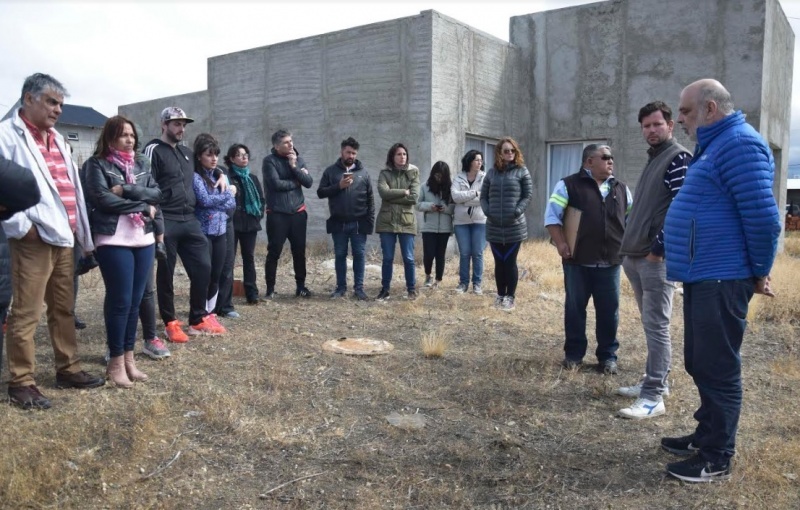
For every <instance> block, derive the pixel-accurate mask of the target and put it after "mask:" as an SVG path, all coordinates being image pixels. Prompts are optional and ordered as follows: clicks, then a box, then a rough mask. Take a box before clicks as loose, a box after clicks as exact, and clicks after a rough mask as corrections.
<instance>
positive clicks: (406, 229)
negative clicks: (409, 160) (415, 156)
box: [375, 165, 419, 234]
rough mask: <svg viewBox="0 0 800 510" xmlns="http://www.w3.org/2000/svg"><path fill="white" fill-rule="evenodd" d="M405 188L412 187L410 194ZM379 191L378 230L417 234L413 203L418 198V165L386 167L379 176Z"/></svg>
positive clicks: (409, 188) (376, 226)
mask: <svg viewBox="0 0 800 510" xmlns="http://www.w3.org/2000/svg"><path fill="white" fill-rule="evenodd" d="M406 190H409V194H408V195H406ZM378 194H379V195H380V196H381V209H380V211H379V212H378V218H377V220H376V222H375V232H378V233H381V232H388V233H395V234H416V233H417V214H416V211H415V210H414V204H416V203H417V200H419V168H417V167H415V166H414V165H408V168H407V169H405V170H397V169H394V168H384V169H383V170H381V174H380V176H378Z"/></svg>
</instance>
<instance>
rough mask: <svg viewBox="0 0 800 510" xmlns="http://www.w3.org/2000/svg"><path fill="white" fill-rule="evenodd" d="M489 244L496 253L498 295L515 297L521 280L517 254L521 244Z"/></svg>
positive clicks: (493, 253)
mask: <svg viewBox="0 0 800 510" xmlns="http://www.w3.org/2000/svg"><path fill="white" fill-rule="evenodd" d="M489 244H490V245H491V247H492V255H494V280H495V282H497V295H498V296H511V297H514V293H515V292H516V291H517V281H518V280H519V272H518V271H517V255H518V254H519V246H520V244H519V243H510V244H500V243H489Z"/></svg>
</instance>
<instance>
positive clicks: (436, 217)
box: [417, 184, 455, 234]
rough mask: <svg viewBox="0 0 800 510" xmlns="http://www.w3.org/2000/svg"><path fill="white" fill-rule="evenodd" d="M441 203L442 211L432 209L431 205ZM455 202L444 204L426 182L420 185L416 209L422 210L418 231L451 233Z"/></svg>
mask: <svg viewBox="0 0 800 510" xmlns="http://www.w3.org/2000/svg"><path fill="white" fill-rule="evenodd" d="M435 205H443V206H444V210H443V211H442V212H439V211H434V210H433V206H435ZM454 209H455V204H446V203H445V202H444V200H442V198H441V197H439V196H436V195H434V194H433V193H431V190H430V188H428V185H427V184H423V185H422V186H421V187H420V194H419V202H418V203H417V210H418V211H421V212H422V225H420V227H419V231H420V232H434V233H437V234H451V233H452V232H453V210H454Z"/></svg>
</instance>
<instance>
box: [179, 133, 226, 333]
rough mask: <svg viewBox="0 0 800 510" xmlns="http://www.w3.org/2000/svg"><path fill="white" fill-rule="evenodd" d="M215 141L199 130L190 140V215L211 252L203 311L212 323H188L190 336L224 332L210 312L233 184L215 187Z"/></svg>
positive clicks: (221, 261)
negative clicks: (207, 325) (192, 205)
mask: <svg viewBox="0 0 800 510" xmlns="http://www.w3.org/2000/svg"><path fill="white" fill-rule="evenodd" d="M219 153H220V150H219V143H217V139H216V138H214V137H213V136H211V135H209V134H208V133H201V134H199V135H198V136H197V138H195V140H194V181H192V187H193V188H194V195H195V197H196V198H197V204H196V205H195V208H194V214H195V216H197V219H198V221H199V222H200V228H201V229H202V230H203V233H204V234H205V235H206V238H207V239H208V249H209V251H210V253H211V283H210V284H209V285H208V294H207V297H206V299H207V300H208V301H207V302H206V311H208V312H209V314H208V319H207V320H208V321H210V323H211V325H212V326H213V327H212V328H210V329H207V330H205V329H204V330H202V331H201V330H194V329H193V328H192V326H189V331H188V333H189V334H190V335H198V334H203V333H206V334H211V335H219V334H223V333H226V332H227V331H226V330H225V328H224V327H223V326H222V324H220V323H219V321H218V320H217V315H216V314H215V313H212V312H213V311H214V309H215V308H216V305H217V294H218V292H219V279H220V275H221V274H222V268H223V266H224V265H225V256H226V251H227V237H228V236H227V225H228V211H229V210H231V209H233V208H234V207H236V199H235V198H234V195H235V194H236V187H235V186H228V188H227V189H226V190H225V191H222V189H220V188H218V187H216V185H217V183H216V178H215V177H214V176H215V175H219V174H220V173H224V172H222V170H221V169H218V168H217V163H218V162H219Z"/></svg>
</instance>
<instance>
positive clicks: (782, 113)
mask: <svg viewBox="0 0 800 510" xmlns="http://www.w3.org/2000/svg"><path fill="white" fill-rule="evenodd" d="M665 9H666V4H665V3H664V2H662V1H661V0H611V1H608V2H602V3H596V4H590V5H585V6H579V7H572V8H566V9H559V10H554V11H547V12H543V13H538V14H530V15H525V16H515V17H514V18H512V19H511V43H512V44H514V45H516V46H518V47H519V48H520V51H521V56H522V64H521V67H522V70H523V72H524V73H525V74H526V77H525V79H523V80H522V81H523V82H524V81H526V80H527V81H528V82H529V83H531V86H528V87H527V88H526V87H521V88H520V90H519V94H520V103H521V104H522V103H524V102H525V101H528V102H529V104H530V109H529V112H530V114H529V118H530V119H531V121H530V123H529V125H528V126H523V129H522V130H521V131H520V134H519V135H518V136H519V138H521V143H522V144H523V149H524V151H525V155H526V158H527V159H528V161H529V163H530V165H529V166H533V167H536V168H541V169H543V170H544V169H546V165H547V152H546V151H547V143H548V142H558V141H571V140H589V139H606V140H608V141H609V142H610V144H611V146H612V148H613V150H614V154H615V163H616V174H617V176H618V177H619V178H620V179H621V180H623V181H625V182H627V183H628V184H629V185H630V186H631V187H632V188H634V189H635V185H636V181H637V180H638V177H639V175H640V174H641V170H642V168H643V167H644V164H645V162H646V152H645V151H646V149H647V145H646V144H645V142H644V140H643V139H642V136H641V132H640V126H639V124H638V122H637V114H638V110H639V108H641V107H642V106H643V105H645V104H646V103H648V102H650V101H653V100H656V99H661V100H664V101H666V102H667V103H668V104H670V105H671V106H672V107H673V110H675V111H676V116H677V103H678V97H679V95H680V91H681V89H682V88H683V87H684V86H685V85H687V84H688V83H690V82H692V81H694V80H697V79H700V78H705V77H714V78H717V79H718V80H720V81H721V82H722V83H723V84H724V85H725V86H726V87H727V88H728V89H729V90H730V91H731V94H732V95H733V98H734V101H735V103H736V106H737V108H740V109H742V110H743V111H744V112H745V113H746V114H747V116H748V121H749V122H750V123H752V124H753V125H754V126H755V127H756V128H757V129H762V128H763V127H764V126H763V124H762V118H764V116H765V115H766V116H767V117H768V119H769V120H768V121H767V122H768V123H770V124H771V125H773V127H772V128H770V129H771V130H772V131H771V132H774V133H775V136H771V139H770V141H771V143H772V144H773V148H777V149H781V148H784V147H786V146H787V145H788V138H782V137H786V136H788V128H784V127H782V126H784V125H788V114H789V96H788V93H785V92H788V90H790V89H791V62H792V44H793V40H786V38H785V37H784V36H785V35H786V33H788V31H789V28H788V23H787V22H786V18H785V16H783V14H782V12H780V11H779V9H780V8H779V6H777V2H775V1H774V0H766V3H765V0H729V1H722V0H672V1H671V2H669V12H665ZM767 12H769V13H770V14H769V16H768V14H767ZM654 13H664V14H663V15H661V16H656V15H654ZM674 13H681V14H680V15H676V14H674ZM770 19H772V20H774V21H770ZM765 34H770V35H771V36H772V37H773V38H774V39H770V40H774V41H775V42H774V44H772V46H777V47H778V48H780V53H772V58H773V60H774V63H773V64H769V66H768V65H767V64H766V63H765V56H764V55H765V52H773V51H774V50H773V48H771V47H767V46H766V44H767V39H766V37H767V36H765ZM779 62H780V64H778V63H779ZM778 66H784V69H783V70H782V71H783V72H785V73H788V75H784V74H781V75H780V77H781V81H782V83H781V84H780V85H777V84H776V85H775V87H780V88H781V91H780V94H770V98H771V99H770V104H769V107H767V106H766V105H764V109H763V110H762V97H763V96H764V95H765V92H764V90H762V86H761V84H762V80H765V81H767V80H773V79H774V77H775V75H770V76H769V78H768V77H767V76H768V75H767V73H768V72H769V70H770V68H772V69H775V68H777V67H778ZM786 87H788V88H786ZM784 89H785V90H784ZM767 112H773V113H771V114H770V113H767ZM780 134H782V135H780ZM675 135H676V138H677V139H678V140H679V141H680V142H681V143H683V144H684V145H686V146H687V147H689V148H693V146H694V145H693V143H691V142H689V141H688V140H687V138H686V136H685V135H684V134H683V132H682V130H681V129H680V128H679V127H677V126H676V131H675ZM768 136H769V135H768ZM779 138H782V139H779ZM784 165H785V163H784ZM576 170H577V169H576ZM779 177H780V176H779V175H777V174H776V179H778V178H779ZM553 184H554V183H551V186H552V185H553ZM534 186H535V200H533V201H532V203H531V206H530V207H529V209H528V215H529V219H530V221H529V225H530V226H531V227H532V229H531V230H532V233H533V234H543V233H544V227H543V225H542V217H543V210H544V205H545V203H546V200H547V196H548V195H549V193H550V191H551V190H549V189H547V187H548V186H547V179H546V172H545V171H542V172H537V173H536V174H535V177H534Z"/></svg>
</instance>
